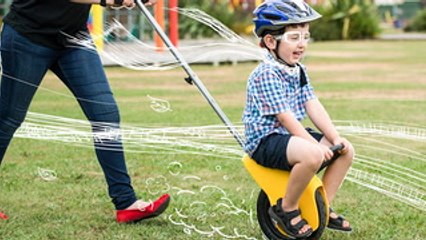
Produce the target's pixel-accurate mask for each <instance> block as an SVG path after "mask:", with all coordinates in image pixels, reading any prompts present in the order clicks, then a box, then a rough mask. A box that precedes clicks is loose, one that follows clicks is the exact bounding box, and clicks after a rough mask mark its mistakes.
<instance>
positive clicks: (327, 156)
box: [319, 144, 334, 161]
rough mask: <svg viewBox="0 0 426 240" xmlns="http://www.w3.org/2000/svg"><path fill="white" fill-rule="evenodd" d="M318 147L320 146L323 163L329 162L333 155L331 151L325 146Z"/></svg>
mask: <svg viewBox="0 0 426 240" xmlns="http://www.w3.org/2000/svg"><path fill="white" fill-rule="evenodd" d="M319 146H320V148H321V150H322V152H323V155H324V161H328V160H330V159H331V158H332V157H333V155H334V153H333V151H331V150H330V148H329V147H327V146H326V145H323V144H319Z"/></svg>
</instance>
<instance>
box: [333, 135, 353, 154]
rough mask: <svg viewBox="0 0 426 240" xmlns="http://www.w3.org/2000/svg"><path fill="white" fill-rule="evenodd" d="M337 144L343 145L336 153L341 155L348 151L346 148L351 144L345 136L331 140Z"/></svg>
mask: <svg viewBox="0 0 426 240" xmlns="http://www.w3.org/2000/svg"><path fill="white" fill-rule="evenodd" d="M337 144H342V145H343V149H342V150H339V151H338V153H339V154H341V155H344V154H346V153H347V152H348V150H349V149H348V146H350V145H351V144H350V143H349V141H348V140H347V139H346V138H342V137H338V138H337V139H335V140H334V141H333V145H337Z"/></svg>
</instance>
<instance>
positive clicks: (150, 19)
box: [135, 0, 244, 146]
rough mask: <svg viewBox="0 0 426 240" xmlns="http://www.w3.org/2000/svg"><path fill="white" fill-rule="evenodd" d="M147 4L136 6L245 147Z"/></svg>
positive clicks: (191, 81)
mask: <svg viewBox="0 0 426 240" xmlns="http://www.w3.org/2000/svg"><path fill="white" fill-rule="evenodd" d="M146 2H148V1H147V0H135V3H136V5H137V6H138V7H139V9H140V10H141V11H142V13H143V14H144V15H145V17H146V18H147V19H148V22H149V23H150V24H151V26H152V27H153V28H154V30H155V31H156V32H157V34H158V35H159V36H160V38H161V39H162V40H163V42H164V43H165V44H166V46H167V47H168V48H169V50H170V52H171V53H172V55H173V56H174V57H175V58H176V60H177V61H178V62H180V63H181V65H182V68H183V69H184V70H185V72H186V73H187V74H188V76H189V77H188V78H186V79H185V80H186V81H187V82H188V83H190V84H192V83H194V84H195V86H197V88H198V90H199V91H200V93H201V94H202V95H203V97H204V98H205V99H206V100H207V102H208V103H209V104H210V106H211V107H212V108H213V110H214V111H215V112H216V114H217V115H218V116H219V118H220V119H221V120H222V122H223V123H224V124H225V125H226V126H227V127H228V129H229V131H230V132H231V134H232V135H233V136H234V138H235V139H236V140H237V142H238V143H239V144H240V145H241V146H243V144H244V141H243V139H242V137H241V136H240V134H239V133H238V131H237V130H236V128H235V126H234V125H233V124H232V123H231V121H230V120H229V119H228V117H227V116H226V115H225V113H224V112H223V111H222V109H221V108H220V106H219V105H218V104H217V103H216V101H215V100H214V98H213V97H212V96H211V95H210V93H209V91H208V90H207V88H206V87H205V86H204V84H203V83H202V82H201V80H200V79H199V78H198V76H197V75H196V74H195V72H194V71H192V69H191V67H190V66H189V64H188V63H187V62H186V60H185V59H184V58H183V57H182V55H181V54H180V53H179V51H178V50H177V49H176V48H175V46H174V45H173V44H172V42H171V41H170V39H169V37H168V36H167V35H166V34H165V33H164V31H163V29H161V27H160V25H159V24H158V23H157V21H156V20H155V18H154V17H153V16H152V15H151V13H150V12H149V11H148V9H147V8H146V7H145V5H144V3H146Z"/></svg>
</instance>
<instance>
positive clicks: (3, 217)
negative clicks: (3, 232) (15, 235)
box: [0, 212, 9, 220]
mask: <svg viewBox="0 0 426 240" xmlns="http://www.w3.org/2000/svg"><path fill="white" fill-rule="evenodd" d="M0 219H3V220H7V219H9V217H8V216H7V215H6V214H4V213H2V212H0Z"/></svg>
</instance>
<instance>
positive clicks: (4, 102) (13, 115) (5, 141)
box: [0, 24, 56, 163]
mask: <svg viewBox="0 0 426 240" xmlns="http://www.w3.org/2000/svg"><path fill="white" fill-rule="evenodd" d="M55 58H56V52H55V51H54V50H52V49H49V48H46V47H43V46H40V45H37V44H34V43H32V42H30V41H29V40H28V39H26V38H25V37H23V36H22V35H20V34H19V33H18V32H16V31H15V30H14V29H13V28H12V27H10V26H9V25H7V24H5V25H4V26H3V30H2V36H1V59H2V76H1V82H0V85H1V89H0V163H1V161H2V159H3V157H4V154H5V152H6V149H7V147H8V145H9V143H10V140H11V139H12V136H13V134H14V133H15V131H16V129H17V128H18V127H19V126H20V125H21V123H22V122H23V120H24V119H25V116H26V114H27V111H28V107H29V105H30V103H31V100H32V98H33V96H34V94H35V92H36V90H37V88H38V86H39V84H40V82H41V80H42V79H43V77H44V75H45V74H46V72H47V70H48V68H49V66H50V65H51V64H52V62H53V61H54V59H55Z"/></svg>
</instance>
